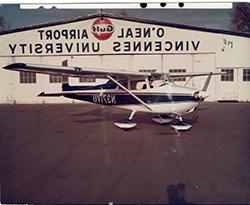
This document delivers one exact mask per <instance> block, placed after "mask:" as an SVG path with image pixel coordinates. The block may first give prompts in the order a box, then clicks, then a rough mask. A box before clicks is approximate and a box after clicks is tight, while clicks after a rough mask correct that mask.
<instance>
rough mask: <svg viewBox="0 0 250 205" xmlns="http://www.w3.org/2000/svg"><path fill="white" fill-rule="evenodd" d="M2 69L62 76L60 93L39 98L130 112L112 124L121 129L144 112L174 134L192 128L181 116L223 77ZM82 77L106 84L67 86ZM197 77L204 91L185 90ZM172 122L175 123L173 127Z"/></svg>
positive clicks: (17, 65)
mask: <svg viewBox="0 0 250 205" xmlns="http://www.w3.org/2000/svg"><path fill="white" fill-rule="evenodd" d="M3 68H4V69H8V70H12V71H24V72H33V73H40V74H53V75H61V76H63V79H64V80H63V82H62V91H61V92H55V93H45V92H41V93H40V94H38V97H60V96H64V97H66V98H71V99H76V100H80V101H86V102H90V103H94V104H100V105H107V106H115V107H119V108H123V109H128V110H130V111H131V114H130V116H129V117H128V118H127V119H126V120H121V121H117V122H114V124H115V125H116V126H117V127H119V128H121V129H131V128H134V127H135V126H136V125H137V123H136V122H134V121H133V117H134V115H135V114H136V112H147V113H153V114H155V115H156V117H153V118H152V120H153V121H154V122H156V123H159V124H169V125H170V126H171V127H172V128H174V129H175V130H176V131H186V130H189V129H190V128H191V127H192V125H191V124H189V123H187V122H184V121H183V119H182V117H183V115H185V114H188V113H192V112H194V111H195V110H196V109H197V108H198V107H199V104H200V103H201V102H202V101H204V99H205V98H207V97H208V96H209V95H208V93H207V92H206V91H207V88H208V85H209V83H210V80H211V77H212V75H221V74H224V73H221V72H201V73H163V72H139V71H126V70H108V69H107V70H104V69H95V68H83V67H65V66H55V65H39V64H27V63H13V64H9V65H6V66H5V67H3ZM82 76H91V77H95V78H104V79H107V82H106V83H103V84H98V85H94V86H82V85H77V86H75V85H74V86H73V85H69V83H68V80H67V79H68V77H82ZM198 76H207V79H206V81H205V83H204V86H203V88H202V89H197V88H191V87H187V84H188V82H189V81H190V80H191V79H192V78H194V77H198ZM176 77H189V80H188V81H187V82H186V84H185V85H184V86H177V85H176V84H175V83H174V81H173V78H176ZM65 79H66V80H65ZM152 81H155V82H156V81H157V82H158V86H155V87H152V85H151V84H152ZM142 83H144V86H143V87H144V88H145V89H142V88H140V87H139V88H138V84H142ZM172 121H177V122H175V123H173V122H172Z"/></svg>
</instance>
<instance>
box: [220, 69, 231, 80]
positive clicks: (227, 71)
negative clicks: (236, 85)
mask: <svg viewBox="0 0 250 205" xmlns="http://www.w3.org/2000/svg"><path fill="white" fill-rule="evenodd" d="M221 72H226V74H223V75H221V81H234V70H233V69H221Z"/></svg>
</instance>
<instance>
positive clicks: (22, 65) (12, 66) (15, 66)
mask: <svg viewBox="0 0 250 205" xmlns="http://www.w3.org/2000/svg"><path fill="white" fill-rule="evenodd" d="M25 67H26V64H25V63H12V64H9V65H6V66H4V67H3V68H4V69H13V68H25Z"/></svg>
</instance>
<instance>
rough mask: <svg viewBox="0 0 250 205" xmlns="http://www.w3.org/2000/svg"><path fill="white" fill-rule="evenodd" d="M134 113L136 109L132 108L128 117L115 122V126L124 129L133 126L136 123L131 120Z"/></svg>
mask: <svg viewBox="0 0 250 205" xmlns="http://www.w3.org/2000/svg"><path fill="white" fill-rule="evenodd" d="M135 113H136V111H135V110H133V111H132V112H131V114H130V116H129V118H128V119H125V120H120V121H117V122H115V123H114V124H115V126H117V127H119V128H121V129H125V130H126V129H132V128H134V127H135V126H136V125H137V123H135V122H133V121H132V118H133V117H134V115H135Z"/></svg>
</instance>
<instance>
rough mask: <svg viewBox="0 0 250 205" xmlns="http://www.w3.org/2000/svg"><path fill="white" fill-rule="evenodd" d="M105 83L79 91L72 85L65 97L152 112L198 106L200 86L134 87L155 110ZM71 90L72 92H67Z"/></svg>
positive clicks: (171, 111) (168, 111)
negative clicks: (196, 94)
mask: <svg viewBox="0 0 250 205" xmlns="http://www.w3.org/2000/svg"><path fill="white" fill-rule="evenodd" d="M103 85H104V86H99V87H98V86H93V87H82V89H81V90H77V91H75V93H74V90H75V89H71V88H72V87H70V86H69V87H68V89H64V91H65V92H64V95H63V96H64V97H67V98H71V99H77V100H81V101H86V102H90V103H95V104H100V105H108V106H117V107H120V108H124V109H129V110H135V111H141V112H152V113H174V114H179V115H181V114H183V113H186V112H188V111H190V110H192V109H193V108H195V107H196V106H197V105H198V102H199V99H198V98H197V97H195V93H196V92H199V90H197V89H193V88H187V87H182V86H176V85H173V84H164V85H162V86H159V87H157V88H150V89H138V90H130V91H131V92H132V93H133V94H134V95H136V96H137V97H138V98H140V99H141V100H142V101H143V102H145V103H146V104H147V105H148V106H149V107H150V108H151V110H149V109H147V108H146V107H144V106H142V105H141V104H140V102H138V101H137V100H136V99H135V98H134V97H133V96H131V95H130V94H129V93H127V92H126V91H124V90H122V89H119V88H118V87H116V86H114V87H112V86H111V84H110V85H108V86H107V84H103ZM67 90H68V91H69V90H70V92H69V94H67Z"/></svg>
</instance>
